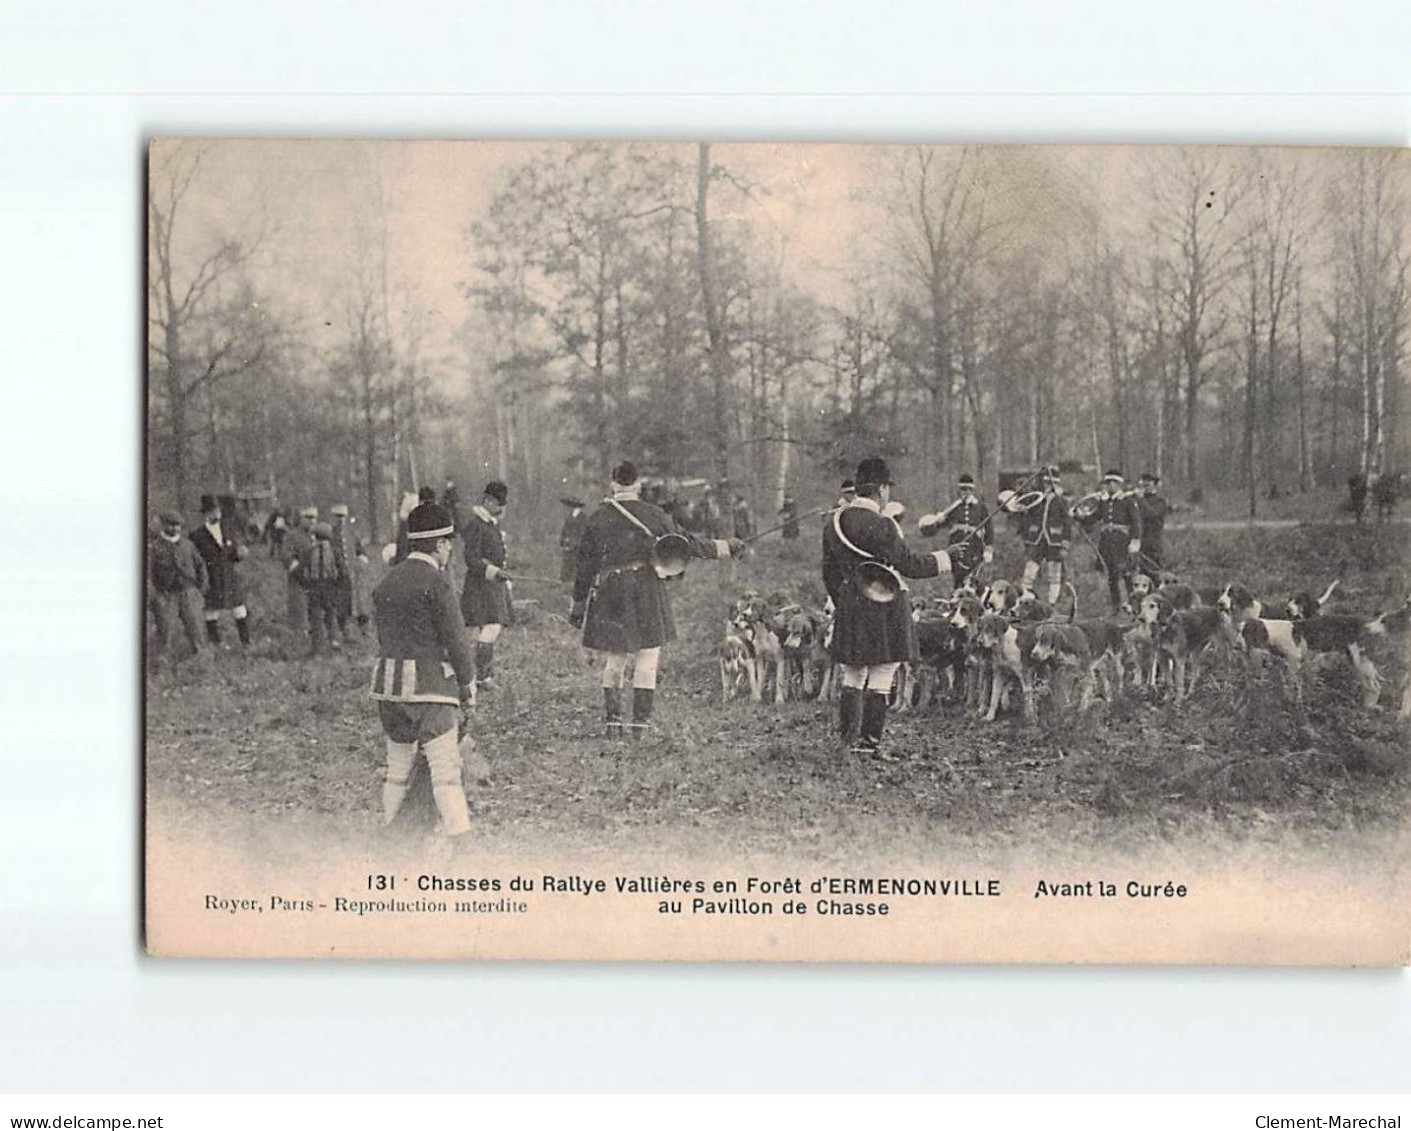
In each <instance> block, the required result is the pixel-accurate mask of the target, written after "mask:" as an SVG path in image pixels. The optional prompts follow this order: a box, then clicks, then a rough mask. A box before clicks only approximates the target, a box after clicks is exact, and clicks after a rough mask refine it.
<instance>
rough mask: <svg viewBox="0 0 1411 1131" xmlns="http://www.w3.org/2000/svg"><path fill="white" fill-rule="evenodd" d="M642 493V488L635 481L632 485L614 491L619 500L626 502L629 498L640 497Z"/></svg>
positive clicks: (614, 497) (615, 498) (613, 494)
mask: <svg viewBox="0 0 1411 1131" xmlns="http://www.w3.org/2000/svg"><path fill="white" fill-rule="evenodd" d="M641 494H642V489H641V488H640V487H638V486H637V485H636V484H635V483H634V484H633V485H632V486H631V487H619V488H618V489H617V490H616V491H614V492H613V493H612V497H613V499H614V500H616V501H617V502H625V501H626V500H629V499H637V498H640V497H641Z"/></svg>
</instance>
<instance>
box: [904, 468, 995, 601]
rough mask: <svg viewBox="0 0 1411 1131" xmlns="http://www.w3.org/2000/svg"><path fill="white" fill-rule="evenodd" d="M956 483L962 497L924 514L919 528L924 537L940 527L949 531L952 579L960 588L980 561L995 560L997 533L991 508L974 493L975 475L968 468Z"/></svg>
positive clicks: (955, 586) (953, 583)
mask: <svg viewBox="0 0 1411 1131" xmlns="http://www.w3.org/2000/svg"><path fill="white" fill-rule="evenodd" d="M957 485H958V486H959V488H960V497H959V498H958V499H956V500H955V502H953V503H951V505H950V506H948V507H946V509H945V510H943V511H938V512H936V513H934V514H925V515H922V516H921V522H920V523H919V524H918V528H919V529H920V531H921V534H922V537H925V538H930V537H932V536H933V535H935V534H936V533H938V532H939V531H941V530H949V531H950V533H949V534H948V535H947V537H946V549H947V551H949V553H950V576H951V583H952V585H953V586H954V588H956V589H959V588H960V587H961V586H962V585H964V584H965V583H966V582H967V581H969V580H970V575H971V574H973V573H974V572H975V571H976V570H977V569H979V568H980V563H981V562H992V561H994V560H995V549H994V540H995V534H994V524H993V523H991V522H990V512H989V510H988V509H987V508H986V507H985V504H984V503H982V502H980V496H979V495H977V494H976V493H975V477H974V476H973V475H971V474H970V473H969V472H966V473H965V474H964V475H962V476H961V477H960V480H959V482H958V484H957Z"/></svg>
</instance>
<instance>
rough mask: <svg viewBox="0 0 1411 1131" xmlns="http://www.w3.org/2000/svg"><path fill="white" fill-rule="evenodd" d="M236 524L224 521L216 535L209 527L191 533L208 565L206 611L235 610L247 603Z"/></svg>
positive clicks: (217, 529)
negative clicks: (235, 532)
mask: <svg viewBox="0 0 1411 1131" xmlns="http://www.w3.org/2000/svg"><path fill="white" fill-rule="evenodd" d="M234 529H235V523H232V522H226V521H224V520H222V521H221V522H219V523H218V524H217V525H216V528H215V533H214V534H213V533H212V532H211V528H210V527H208V526H198V527H197V528H196V529H195V530H193V531H192V532H191V535H190V537H191V544H192V545H194V546H195V547H196V552H197V553H198V554H200V555H201V560H202V561H204V562H205V563H206V577H207V586H206V608H207V609H210V610H214V609H233V608H235V607H236V606H237V605H243V604H244V603H245V586H244V585H242V584H241V582H240V571H239V567H238V563H239V561H240V549H241V547H240V543H239V542H237V541H236V540H235V537H234V533H233V532H234Z"/></svg>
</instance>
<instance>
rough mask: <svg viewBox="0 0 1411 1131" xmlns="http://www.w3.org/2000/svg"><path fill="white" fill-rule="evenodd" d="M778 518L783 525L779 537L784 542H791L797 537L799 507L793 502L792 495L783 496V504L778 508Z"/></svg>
mask: <svg viewBox="0 0 1411 1131" xmlns="http://www.w3.org/2000/svg"><path fill="white" fill-rule="evenodd" d="M779 517H780V518H781V519H782V520H783V523H784V525H783V529H782V531H781V536H782V537H783V539H784V541H785V542H793V541H794V540H795V539H797V538H798V536H799V505H798V503H796V502H794V496H793V495H785V496H784V503H783V505H782V506H781V507H780V508H779Z"/></svg>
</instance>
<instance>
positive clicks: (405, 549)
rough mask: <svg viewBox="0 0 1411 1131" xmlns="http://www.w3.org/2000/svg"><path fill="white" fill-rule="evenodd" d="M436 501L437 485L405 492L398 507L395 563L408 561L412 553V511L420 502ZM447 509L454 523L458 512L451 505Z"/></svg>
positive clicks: (394, 552) (393, 555)
mask: <svg viewBox="0 0 1411 1131" xmlns="http://www.w3.org/2000/svg"><path fill="white" fill-rule="evenodd" d="M435 501H436V488H435V487H423V488H422V489H421V490H420V491H418V492H417V493H416V494H415V495H413V494H412V493H411V492H410V491H407V492H404V493H403V495H402V502H401V504H400V505H399V506H398V507H397V539H396V549H395V550H394V551H393V554H392V564H393V565H396V564H397V563H398V562H403V561H406V558H407V555H408V554H409V553H411V549H412V548H411V543H410V542H409V541H408V539H407V519H408V517H409V516H410V515H411V513H412V511H413V510H415V509H416V507H417V506H418V504H420V503H434V502H435ZM446 510H447V512H448V513H449V514H450V516H451V521H452V522H453V523H454V522H455V521H456V512H455V511H454V510H453V509H451V508H450V507H447V508H446Z"/></svg>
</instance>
